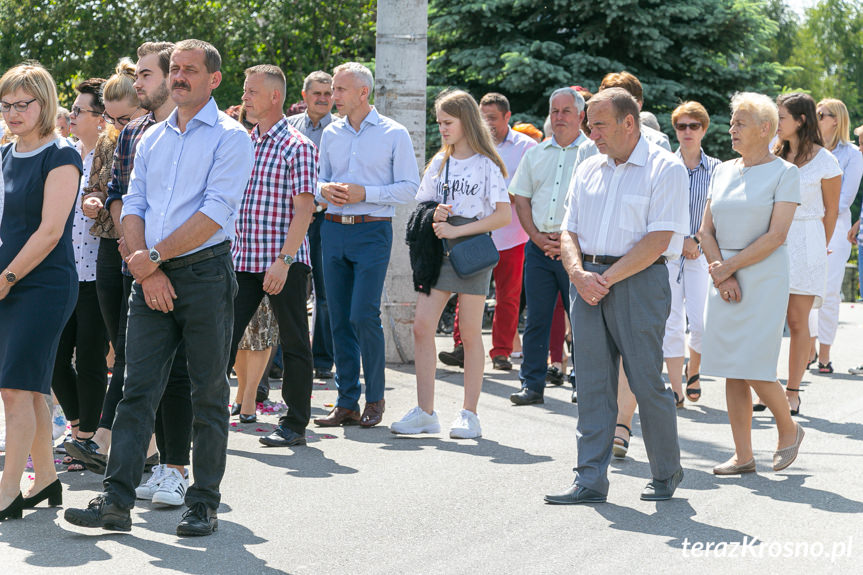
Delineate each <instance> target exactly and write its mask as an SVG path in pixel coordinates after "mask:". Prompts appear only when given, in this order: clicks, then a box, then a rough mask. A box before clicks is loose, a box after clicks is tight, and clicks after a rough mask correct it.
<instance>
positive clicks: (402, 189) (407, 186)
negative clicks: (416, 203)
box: [365, 129, 420, 204]
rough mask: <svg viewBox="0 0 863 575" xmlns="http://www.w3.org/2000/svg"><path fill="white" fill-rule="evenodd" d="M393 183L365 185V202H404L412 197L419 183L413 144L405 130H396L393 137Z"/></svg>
mask: <svg viewBox="0 0 863 575" xmlns="http://www.w3.org/2000/svg"><path fill="white" fill-rule="evenodd" d="M392 158H393V167H392V170H393V183H391V184H385V185H380V186H368V185H367V186H365V188H366V198H365V201H366V202H370V203H373V204H404V203H407V202H409V201H411V200H413V199H414V196H415V195H416V192H417V188H419V185H420V174H419V169H418V168H417V160H416V157H415V156H414V145H413V142H411V137H410V134H408V132H407V130H403V129H402V130H397V131H396V133H395V137H394V138H393V147H392Z"/></svg>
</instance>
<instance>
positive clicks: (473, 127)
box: [426, 90, 507, 178]
mask: <svg viewBox="0 0 863 575" xmlns="http://www.w3.org/2000/svg"><path fill="white" fill-rule="evenodd" d="M434 107H435V111H441V112H444V113H446V114H449V115H450V116H452V117H453V118H457V119H458V120H459V121H460V122H461V128H462V132H463V133H464V137H465V138H466V139H467V145H468V146H469V147H470V149H471V150H473V151H474V152H476V153H477V154H482V155H483V156H485V157H487V158H488V159H490V160H491V161H492V162H494V163H495V165H496V166H497V167H498V168H500V171H501V173H502V174H503V177H504V178H505V177H506V176H507V172H506V164H504V163H503V159H502V158H501V157H500V154H498V153H497V148H495V145H494V140H492V137H491V132H489V130H488V126H486V124H485V122H483V121H482V117H481V116H480V114H479V106H478V105H477V103H476V100H474V99H473V96H471V95H470V94H468V93H467V92H465V91H463V90H446V91H444V92H441V93H440V94H438V97H437V98H436V99H435V103H434ZM440 153H442V154H443V161H442V162H441V164H440V168H439V169H438V175H440V174H441V172H442V171H443V168H444V165H446V161H447V160H448V159H449V157H450V156H452V154H453V146H451V145H448V144H442V145H441V148H440ZM429 165H431V162H429V164H428V165H426V169H428V167H429Z"/></svg>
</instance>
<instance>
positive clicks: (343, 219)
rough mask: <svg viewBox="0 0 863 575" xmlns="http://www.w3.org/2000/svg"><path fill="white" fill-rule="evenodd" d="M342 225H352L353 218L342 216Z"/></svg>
mask: <svg viewBox="0 0 863 575" xmlns="http://www.w3.org/2000/svg"><path fill="white" fill-rule="evenodd" d="M342 223H343V224H353V223H354V217H353V216H342Z"/></svg>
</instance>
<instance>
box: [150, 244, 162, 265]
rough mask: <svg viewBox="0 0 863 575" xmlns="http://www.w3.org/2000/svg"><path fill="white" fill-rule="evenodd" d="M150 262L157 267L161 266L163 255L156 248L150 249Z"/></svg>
mask: <svg viewBox="0 0 863 575" xmlns="http://www.w3.org/2000/svg"><path fill="white" fill-rule="evenodd" d="M150 261H151V262H153V263H154V264H156V265H160V264H161V263H162V255H161V254H160V253H159V250H157V249H156V248H150Z"/></svg>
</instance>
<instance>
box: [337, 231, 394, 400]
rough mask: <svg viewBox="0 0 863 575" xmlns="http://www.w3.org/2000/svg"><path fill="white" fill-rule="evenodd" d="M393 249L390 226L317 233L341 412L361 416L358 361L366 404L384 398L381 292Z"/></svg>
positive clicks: (384, 359) (384, 354) (384, 355)
mask: <svg viewBox="0 0 863 575" xmlns="http://www.w3.org/2000/svg"><path fill="white" fill-rule="evenodd" d="M392 243H393V227H392V224H391V223H390V222H367V223H362V224H353V225H347V224H339V223H336V222H331V221H324V223H323V226H322V227H321V246H322V250H323V260H324V282H325V283H326V289H327V294H328V296H329V297H328V298H327V303H328V304H329V308H330V309H329V311H330V326H331V328H332V332H333V351H334V352H335V353H334V359H335V363H336V387H337V388H338V390H339V399H338V401H337V405H338V406H339V407H344V408H346V409H352V410H355V411H359V400H360V395H361V391H362V390H361V387H360V359H362V365H363V376H364V378H365V382H366V402H367V403H373V402H376V401H380V400H382V399H383V398H384V368H385V364H386V348H385V341H384V329H383V326H382V325H381V291H382V290H383V287H384V278H385V277H386V273H387V266H388V265H389V262H390V249H391V248H392Z"/></svg>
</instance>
